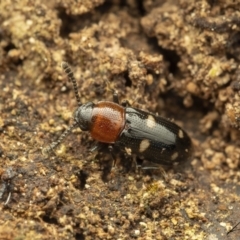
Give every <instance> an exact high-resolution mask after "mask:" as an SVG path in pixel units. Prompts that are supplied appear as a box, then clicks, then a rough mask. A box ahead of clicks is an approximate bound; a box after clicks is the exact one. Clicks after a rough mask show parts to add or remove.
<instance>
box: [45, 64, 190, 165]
mask: <svg viewBox="0 0 240 240" xmlns="http://www.w3.org/2000/svg"><path fill="white" fill-rule="evenodd" d="M62 68H63V70H64V71H65V73H66V74H67V76H68V78H69V80H70V81H71V82H72V84H73V88H74V92H75V96H76V99H77V102H78V108H77V110H76V111H75V114H74V123H73V124H72V125H71V126H70V127H69V128H68V129H66V131H65V132H64V133H63V134H62V135H61V136H60V137H59V139H58V140H57V141H56V142H53V143H52V144H50V145H49V146H48V147H47V148H45V149H43V152H44V153H47V152H49V151H50V150H53V149H54V148H56V146H58V145H59V144H60V143H61V142H62V141H63V139H64V138H65V137H66V136H67V135H68V134H69V133H70V132H71V130H72V129H73V128H75V127H77V126H79V127H80V129H81V130H82V131H89V132H90V134H91V136H92V138H93V139H94V140H96V141H98V142H99V143H100V144H98V146H97V147H96V148H97V149H99V146H101V144H102V143H103V144H108V147H109V149H110V151H111V152H112V151H113V150H114V149H120V150H122V151H125V152H126V153H127V154H128V155H131V156H135V157H137V158H140V159H146V160H148V161H151V162H154V163H158V164H167V165H170V164H173V163H175V162H178V161H182V160H186V159H188V158H189V156H190V153H191V139H190V138H189V136H188V135H187V133H186V132H185V131H184V130H183V129H181V128H180V127H179V126H177V125H176V124H175V123H173V122H171V121H169V120H166V119H164V118H162V117H159V116H156V115H154V114H152V113H148V112H145V111H142V110H140V109H137V108H133V107H130V106H129V103H128V102H125V103H123V104H122V105H120V104H119V99H118V93H117V91H115V90H113V89H111V90H112V92H113V102H110V101H100V102H98V103H93V102H88V103H85V104H82V103H81V101H80V96H79V93H78V88H77V83H76V80H75V78H74V75H73V72H72V70H71V68H70V67H69V66H68V64H67V63H66V62H63V63H62Z"/></svg>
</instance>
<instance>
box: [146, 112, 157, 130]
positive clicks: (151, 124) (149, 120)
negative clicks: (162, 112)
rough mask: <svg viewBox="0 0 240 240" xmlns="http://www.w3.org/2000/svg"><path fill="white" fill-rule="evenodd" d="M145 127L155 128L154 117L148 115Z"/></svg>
mask: <svg viewBox="0 0 240 240" xmlns="http://www.w3.org/2000/svg"><path fill="white" fill-rule="evenodd" d="M147 126H148V127H149V128H154V127H155V126H156V120H155V119H154V117H153V116H152V115H148V118H147Z"/></svg>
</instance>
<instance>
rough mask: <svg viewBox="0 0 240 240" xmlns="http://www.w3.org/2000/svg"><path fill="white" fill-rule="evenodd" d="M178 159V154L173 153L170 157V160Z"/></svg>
mask: <svg viewBox="0 0 240 240" xmlns="http://www.w3.org/2000/svg"><path fill="white" fill-rule="evenodd" d="M177 158H178V153H177V152H175V153H174V154H173V155H172V156H171V160H172V161H175V160H176V159H177Z"/></svg>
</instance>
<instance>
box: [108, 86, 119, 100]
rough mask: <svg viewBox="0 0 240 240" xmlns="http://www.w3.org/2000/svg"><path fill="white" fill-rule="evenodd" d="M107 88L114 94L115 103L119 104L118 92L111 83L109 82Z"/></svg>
mask: <svg viewBox="0 0 240 240" xmlns="http://www.w3.org/2000/svg"><path fill="white" fill-rule="evenodd" d="M107 87H108V89H109V90H110V91H111V92H112V94H113V102H115V103H117V104H119V97H118V91H117V90H115V89H113V88H112V87H111V86H110V82H109V81H107Z"/></svg>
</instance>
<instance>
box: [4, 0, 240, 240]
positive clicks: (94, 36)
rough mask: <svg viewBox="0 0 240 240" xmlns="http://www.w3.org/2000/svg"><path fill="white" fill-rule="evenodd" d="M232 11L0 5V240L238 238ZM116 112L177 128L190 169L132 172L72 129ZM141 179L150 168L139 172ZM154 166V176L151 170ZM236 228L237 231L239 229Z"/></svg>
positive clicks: (159, 3) (239, 157)
mask: <svg viewBox="0 0 240 240" xmlns="http://www.w3.org/2000/svg"><path fill="white" fill-rule="evenodd" d="M239 9H240V3H239V1H234V0H226V1H220V0H219V1H217V0H208V1H207V0H206V1H204V0H198V1H190V0H179V1H177V0H171V1H169V0H168V1H167V0H112V1H110V0H94V1H93V0H82V1H74V0H68V1H64V0H56V1H53V0H48V1H45V0H42V1H40V0H16V1H12V0H4V1H0V23H1V24H0V87H1V90H0V113H1V115H0V137H1V140H0V177H1V178H0V180H1V181H0V240H3V239H4V240H5V239H18V240H20V239H24V240H28V239H86V240H87V239H118V240H120V239H139V240H140V239H144V240H146V239H147V240H149V239H159V240H160V239H164V240H166V239H168V240H175V239H176V240H185V239H189V240H194V239H197V240H201V239H207V240H222V239H224V240H225V239H229V240H231V239H234V240H235V239H240V226H239V227H236V229H234V231H232V232H230V233H229V234H227V233H228V232H229V231H230V230H231V229H232V228H233V227H234V225H236V224H237V223H238V222H239V221H240V183H239V179H240V172H239V168H240V132H239V129H240V67H239V62H240V11H239ZM62 61H67V62H68V63H69V64H70V65H71V66H72V69H73V71H74V73H75V75H76V79H77V82H78V85H79V92H80V96H81V102H83V103H85V102H88V101H94V102H98V101H100V100H111V99H112V97H111V92H110V91H108V90H107V84H106V83H107V81H109V82H110V85H111V87H112V88H115V89H116V90H118V92H119V95H120V98H121V99H122V100H124V99H128V100H129V102H130V103H132V104H133V105H134V107H137V108H140V109H143V110H146V111H150V112H155V113H158V114H159V115H161V116H163V117H166V118H168V119H173V120H174V122H176V123H177V124H178V125H179V126H181V127H182V128H183V129H184V130H185V131H186V132H187V133H188V134H189V136H190V137H191V139H192V142H193V148H194V152H193V154H192V156H191V159H190V160H188V161H185V162H180V163H179V165H177V166H168V167H161V168H159V169H149V170H147V169H142V170H137V169H136V168H134V167H133V166H132V162H131V161H129V160H127V159H126V158H124V156H123V155H122V154H119V155H118V159H117V164H116V166H115V168H114V169H111V163H112V159H111V156H110V154H109V153H108V152H98V151H96V152H93V153H92V152H90V151H89V149H90V148H91V147H92V146H94V141H92V140H91V138H90V136H89V134H88V133H87V132H81V130H80V129H75V130H74V131H73V133H71V134H70V135H69V136H68V137H67V138H66V139H65V140H64V141H63V142H62V144H61V145H60V146H59V147H57V148H56V149H55V151H54V152H52V153H50V154H48V155H44V154H42V149H43V148H44V147H46V146H48V145H49V144H50V143H51V142H53V141H55V140H56V139H58V137H59V136H60V134H61V133H62V132H63V131H64V130H65V129H66V128H67V127H68V126H69V125H71V123H72V116H73V113H74V111H75V109H76V107H77V103H76V99H75V97H74V92H73V90H72V86H71V83H69V82H68V81H67V78H66V75H65V74H64V72H63V71H62V69H61V62H62ZM143 164H144V166H151V162H148V161H145V162H144V163H143ZM159 166H160V165H159ZM237 229H239V230H237Z"/></svg>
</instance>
